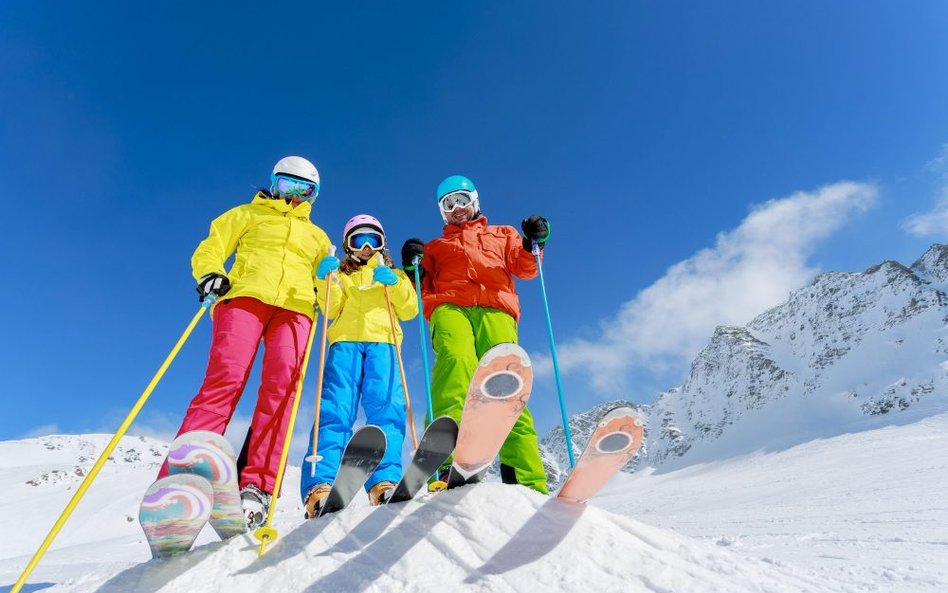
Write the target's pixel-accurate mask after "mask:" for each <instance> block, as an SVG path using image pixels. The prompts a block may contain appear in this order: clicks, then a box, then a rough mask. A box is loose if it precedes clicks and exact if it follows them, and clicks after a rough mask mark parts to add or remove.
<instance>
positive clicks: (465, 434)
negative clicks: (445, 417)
mask: <svg viewBox="0 0 948 593" xmlns="http://www.w3.org/2000/svg"><path fill="white" fill-rule="evenodd" d="M532 386H533V367H532V366H531V365H530V357H529V356H527V353H526V352H525V351H524V350H523V348H521V347H520V346H517V345H516V344H498V345H497V346H494V347H493V348H491V349H490V350H488V351H487V352H486V353H485V354H484V356H483V357H482V358H481V360H480V362H479V363H478V364H477V368H476V369H475V370H474V376H473V377H472V378H471V386H470V388H469V389H468V391H467V399H466V400H465V402H464V411H463V413H462V416H461V426H460V430H459V431H458V442H457V447H456V448H455V451H454V463H453V464H452V466H451V473H450V474H449V475H448V488H456V487H457V486H462V485H464V484H471V483H474V482H479V481H480V480H481V479H483V477H484V474H486V473H487V468H488V467H490V464H491V463H493V461H494V457H496V456H497V453H498V452H499V451H500V447H501V445H503V444H504V441H505V440H506V439H507V435H508V434H509V433H510V429H511V428H513V425H514V424H515V423H516V422H517V418H519V417H520V413H521V412H522V411H523V409H524V408H525V407H527V400H528V399H529V398H530V389H531V387H532Z"/></svg>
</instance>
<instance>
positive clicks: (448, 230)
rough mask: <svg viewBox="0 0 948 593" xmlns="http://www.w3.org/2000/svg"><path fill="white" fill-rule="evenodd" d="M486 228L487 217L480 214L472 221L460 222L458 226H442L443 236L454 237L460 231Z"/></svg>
mask: <svg viewBox="0 0 948 593" xmlns="http://www.w3.org/2000/svg"><path fill="white" fill-rule="evenodd" d="M478 227H480V228H487V217H486V216H484V215H483V214H481V215H480V216H478V217H477V218H475V219H473V220H468V221H465V222H462V223H461V224H460V225H457V224H446V225H444V235H445V236H448V235H456V234H458V233H460V232H461V231H464V230H466V229H476V228H478Z"/></svg>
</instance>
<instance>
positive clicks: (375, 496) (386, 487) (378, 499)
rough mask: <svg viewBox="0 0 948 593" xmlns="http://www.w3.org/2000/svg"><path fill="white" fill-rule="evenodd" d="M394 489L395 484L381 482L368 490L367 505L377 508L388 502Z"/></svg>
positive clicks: (385, 481)
mask: <svg viewBox="0 0 948 593" xmlns="http://www.w3.org/2000/svg"><path fill="white" fill-rule="evenodd" d="M394 488H395V482H389V481H388V480H382V481H381V482H379V483H378V484H376V485H374V486H372V487H371V488H369V504H370V505H372V506H374V507H377V506H379V505H380V504H385V503H386V502H388V499H389V497H390V496H392V490H393V489H394Z"/></svg>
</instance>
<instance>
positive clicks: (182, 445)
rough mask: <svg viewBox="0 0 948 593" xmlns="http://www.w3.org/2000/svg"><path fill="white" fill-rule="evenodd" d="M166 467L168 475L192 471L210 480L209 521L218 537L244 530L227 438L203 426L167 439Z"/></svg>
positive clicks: (245, 527)
mask: <svg viewBox="0 0 948 593" xmlns="http://www.w3.org/2000/svg"><path fill="white" fill-rule="evenodd" d="M168 471H169V472H170V473H171V474H172V475H174V474H196V475H199V476H201V477H203V478H205V479H206V480H207V481H208V482H210V483H211V486H212V487H213V489H214V506H213V508H212V509H211V518H210V523H211V527H213V528H214V531H216V532H217V535H218V536H219V537H220V538H221V539H222V540H226V539H230V538H232V537H234V536H235V535H240V534H242V533H246V531H247V519H246V518H245V517H244V512H243V509H242V508H241V504H240V487H239V485H238V482H237V465H236V462H235V461H234V450H233V448H232V447H231V446H230V443H229V442H228V441H227V439H225V438H224V437H223V436H221V435H219V434H217V433H216V432H210V431H207V430H195V431H191V432H186V433H184V434H182V435H181V436H179V437H178V438H176V439H175V440H174V442H172V443H171V450H170V452H169V453H168Z"/></svg>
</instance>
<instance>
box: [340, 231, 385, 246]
mask: <svg viewBox="0 0 948 593" xmlns="http://www.w3.org/2000/svg"><path fill="white" fill-rule="evenodd" d="M347 245H348V247H349V249H350V250H352V251H361V250H362V248H363V247H365V246H366V245H368V246H369V247H371V248H372V249H374V250H379V249H381V248H383V247H385V237H383V236H382V234H381V233H379V232H378V231H370V230H368V229H361V230H359V231H357V232H355V233H352V234H351V235H349V239H348V241H347Z"/></svg>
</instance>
